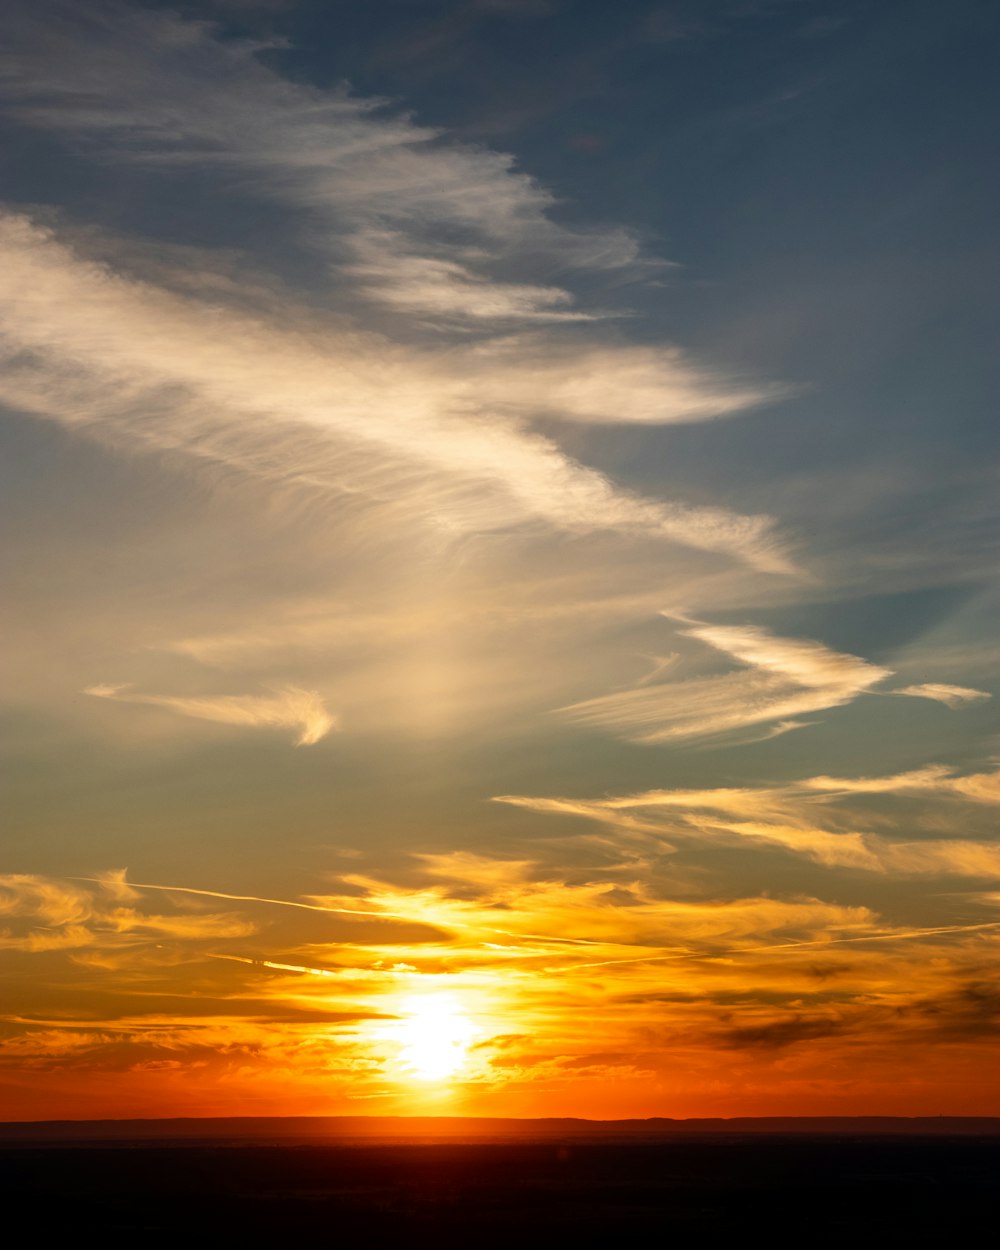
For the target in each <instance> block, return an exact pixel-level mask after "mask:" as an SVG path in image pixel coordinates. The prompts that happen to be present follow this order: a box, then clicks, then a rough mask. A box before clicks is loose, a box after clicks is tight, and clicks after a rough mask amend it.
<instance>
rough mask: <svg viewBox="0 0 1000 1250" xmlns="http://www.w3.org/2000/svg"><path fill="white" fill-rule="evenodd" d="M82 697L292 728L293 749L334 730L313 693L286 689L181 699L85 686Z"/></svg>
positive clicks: (221, 721)
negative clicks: (84, 695)
mask: <svg viewBox="0 0 1000 1250" xmlns="http://www.w3.org/2000/svg"><path fill="white" fill-rule="evenodd" d="M83 693H84V694H89V695H93V696H94V697H95V698H98V699H112V700H114V701H115V702H117V703H141V704H146V705H148V706H149V707H162V708H166V709H167V710H168V711H171V712H177V713H178V714H179V715H181V716H190V717H193V718H194V719H195V720H209V721H215V722H216V723H218V724H220V725H239V726H244V727H247V728H277V729H294V730H295V731H296V733H297V737H296V739H295V741H296V745H297V746H311V745H313V744H314V743H316V742H319V740H320V739H321V738H325V737H326V735H327V734H328V733H329V732H330V731H331V730H332V729H335V728H336V727H337V721H336V718H335V717H334V716H333V715H332V714H331V713H330V712H329V711H327V708H326V705H325V704H324V702H323V699H322V698H321V697H320V695H319V694H318V693H317V692H316V691H315V690H301V689H299V688H298V687H296V686H286V687H285V688H284V689H281V690H278V691H275V693H274V694H270V695H250V694H245V695H210V696H205V697H202V698H183V697H179V696H175V695H164V694H138V693H133V692H132V691H131V690H129V688H128V687H127V686H109V685H96V686H88V687H87V688H86V689H85V690H84V692H83Z"/></svg>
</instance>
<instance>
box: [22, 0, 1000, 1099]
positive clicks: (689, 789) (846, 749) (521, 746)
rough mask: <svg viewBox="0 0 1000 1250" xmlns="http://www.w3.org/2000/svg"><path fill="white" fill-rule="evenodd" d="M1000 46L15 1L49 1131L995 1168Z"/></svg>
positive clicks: (732, 5) (756, 17) (31, 810)
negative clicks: (899, 1127)
mask: <svg viewBox="0 0 1000 1250" xmlns="http://www.w3.org/2000/svg"><path fill="white" fill-rule="evenodd" d="M998 28H1000V12H998V10H997V8H996V6H994V5H992V4H989V3H987V2H985V0H982V2H979V0H954V2H953V3H950V4H948V5H941V4H940V3H936V2H933V3H932V2H930V0H883V2H882V3H879V4H877V5H873V4H869V3H861V2H860V0H822V2H821V0H699V2H698V3H695V2H694V0H691V2H690V3H683V2H679V3H669V2H668V3H660V2H659V0H621V2H619V3H616V4H613V5H611V4H605V3H602V2H598V0H370V2H362V0H257V2H254V0H246V2H243V0H215V2H208V0H206V2H204V3H191V4H185V3H180V4H172V5H167V4H160V3H153V2H152V0H147V2H139V0H133V2H132V3H127V4H126V3H118V2H117V0H87V3H86V4H83V3H76V2H73V0H30V2H29V0H9V2H8V3H7V4H5V5H4V6H3V10H2V16H0V48H2V60H0V133H2V143H0V174H2V194H0V253H2V257H0V357H2V367H0V416H2V422H0V441H2V444H3V456H2V464H0V479H2V492H0V493H2V502H0V508H2V512H3V518H4V524H5V529H6V533H7V534H8V536H9V541H8V542H7V543H5V556H4V581H5V583H6V585H7V587H8V591H7V595H6V596H5V599H6V607H5V617H6V619H7V628H6V637H7V645H6V647H5V649H4V650H5V657H4V663H5V668H6V675H5V681H4V685H5V689H6V692H7V697H6V701H5V710H4V713H3V723H4V735H3V738H4V744H5V745H4V750H5V755H6V763H5V767H4V775H5V778H6V781H5V788H6V800H5V804H4V806H5V811H6V817H5V826H6V829H5V834H4V841H3V851H2V859H0V969H2V979H3V987H4V988H3V994H2V1009H0V1118H6V1119H46V1118H91V1117H101V1118H119V1117H134V1116H176V1115H184V1116H189V1115H272V1114H273V1115H329V1114H351V1115H358V1114H366V1115H378V1114H392V1115H399V1114H421V1115H426V1114H440V1115H502V1116H545V1115H575V1116H586V1117H594V1118H615V1117H632V1116H653V1115H658V1116H677V1117H684V1116H737V1115H782V1116H785V1115H816V1114H822V1115H871V1114H889V1115H935V1114H953V1115H961V1114H993V1115H1000V1075H998V1071H997V1065H996V1062H995V1056H996V1045H997V1040H998V1034H1000V975H998V971H997V969H998V963H997V955H998V953H1000V842H998V840H997V836H996V819H997V814H998V811H1000V733H998V729H1000V725H998V721H997V706H998V698H997V696H998V693H1000V692H998V674H1000V641H998V636H997V632H996V625H995V622H996V620H997V613H998V608H1000V585H998V580H997V564H996V550H997V538H998V528H1000V527H998V517H1000V509H998V498H1000V494H998V491H997V468H996V466H997V460H996V444H997V437H996V429H997V427H996V421H995V415H994V409H993V402H992V401H993V396H994V395H995V394H996V381H997V379H996V377H995V373H996V366H995V364H994V363H993V362H994V360H995V358H996V353H995V351H992V352H991V350H990V349H991V348H992V347H993V345H994V343H995V339H996V330H997V317H996V305H995V292H996V289H997V283H998V278H1000V273H998V265H997V261H998V252H1000V249H998V244H997V240H996V230H995V207H994V205H995V200H996V190H997V187H996V181H997V177H996V172H995V171H996V168H997V164H996V161H995V159H994V157H995V152H994V136H995V134H996V125H997V103H998V94H1000V92H998V88H997V84H996V76H995V60H996V58H995V38H996V36H997V34H998V33H1000V29H998Z"/></svg>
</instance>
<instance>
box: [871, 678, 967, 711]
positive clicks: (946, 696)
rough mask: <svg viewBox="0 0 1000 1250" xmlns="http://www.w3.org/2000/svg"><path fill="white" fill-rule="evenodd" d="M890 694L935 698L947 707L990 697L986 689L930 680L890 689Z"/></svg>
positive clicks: (955, 706) (954, 706)
mask: <svg viewBox="0 0 1000 1250" xmlns="http://www.w3.org/2000/svg"><path fill="white" fill-rule="evenodd" d="M888 693H889V694H905V695H910V696H912V697H913V698H914V699H934V700H935V701H936V702H937V703H943V704H944V705H945V706H946V707H951V708H958V707H962V706H964V705H965V704H966V703H979V702H981V701H982V700H983V699H988V698H990V694H989V692H988V691H986V690H973V689H972V688H971V687H969V686H948V685H944V684H942V683H941V682H936V681H928V682H924V683H923V684H922V685H919V686H904V687H903V688H902V689H901V690H890V691H889V692H888Z"/></svg>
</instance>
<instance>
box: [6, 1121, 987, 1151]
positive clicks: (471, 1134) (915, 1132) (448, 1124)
mask: <svg viewBox="0 0 1000 1250" xmlns="http://www.w3.org/2000/svg"><path fill="white" fill-rule="evenodd" d="M759 1134H770V1135H779V1136H787V1135H789V1134H795V1135H808V1136H831V1135H833V1136H841V1137H857V1136H866V1137H867V1136H898V1135H904V1136H916V1137H927V1136H933V1137H939V1136H963V1137H965V1136H994V1135H996V1136H1000V1117H995V1116H913V1117H907V1116H775V1117H763V1116H762V1117H734V1118H732V1119H722V1118H719V1119H692V1120H670V1119H664V1118H661V1117H653V1118H650V1119H646V1120H582V1119H571V1118H564V1119H490V1118H485V1117H468V1118H466V1117H460V1116H412V1117H410V1116H288V1117H285V1116H274V1117H270V1116H236V1117H229V1118H225V1119H223V1118H204V1119H200V1118H189V1119H165V1120H33V1121H18V1122H7V1123H0V1144H2V1145H6V1146H16V1145H18V1144H23V1145H32V1144H35V1145H43V1144H52V1145H57V1144H63V1143H65V1144H69V1143H79V1144H83V1143H87V1142H90V1143H93V1144H95V1145H97V1144H100V1143H103V1142H106V1143H115V1142H144V1143H162V1144H171V1143H175V1144H186V1143H198V1142H203V1143H206V1144H210V1143H211V1144H224V1143H247V1144H281V1145H284V1144H294V1143H303V1144H317V1145H318V1144H322V1143H324V1142H329V1143H330V1144H336V1145H347V1144H353V1143H365V1142H369V1143H385V1144H399V1143H420V1142H426V1141H435V1142H467V1141H477V1142H552V1141H589V1142H628V1141H651V1140H669V1139H672V1138H678V1137H681V1138H683V1137H692V1136H697V1137H704V1136H724V1137H733V1136H736V1137H743V1136H751V1135H759Z"/></svg>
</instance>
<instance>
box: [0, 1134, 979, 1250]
mask: <svg viewBox="0 0 1000 1250" xmlns="http://www.w3.org/2000/svg"><path fill="white" fill-rule="evenodd" d="M0 1192H2V1194H3V1198H4V1200H5V1201H4V1209H5V1210H6V1211H7V1213H8V1216H13V1214H14V1213H15V1212H20V1213H23V1214H24V1216H25V1218H26V1227H27V1228H29V1229H30V1230H31V1234H32V1235H31V1239H30V1240H31V1244H35V1245H40V1246H53V1245H59V1244H60V1243H61V1242H62V1241H63V1239H66V1241H67V1242H69V1241H70V1240H72V1241H77V1240H78V1239H79V1238H80V1236H81V1235H87V1236H90V1235H93V1236H95V1237H98V1238H100V1239H101V1240H102V1241H105V1242H106V1241H107V1240H108V1239H111V1240H112V1241H113V1242H117V1241H118V1239H119V1238H120V1239H122V1242H123V1244H128V1245H139V1246H167V1245H170V1246H178V1245H179V1246H182V1247H184V1246H188V1247H194V1246H202V1245H205V1246H217V1245H219V1246H227V1245H233V1246H237V1245H238V1246H268V1247H272V1246H273V1247H279V1248H283V1247H295V1246H331V1247H334V1246H338V1247H339V1246H351V1247H353V1246H359V1245H365V1246H373V1247H377V1248H381V1247H383V1246H385V1247H396V1246H400V1247H423V1246H432V1247H452V1246H469V1247H476V1248H478V1247H492V1246H504V1247H508V1248H510V1247H513V1248H514V1250H517V1248H518V1247H526V1246H542V1245H544V1246H552V1247H556V1246H559V1247H562V1246H566V1247H573V1246H575V1245H584V1246H585V1245H591V1244H598V1243H600V1244H607V1245H609V1246H618V1245H622V1246H627V1245H630V1244H641V1245H643V1246H645V1245H663V1246H677V1245H680V1246H685V1245H695V1244H699V1245H702V1246H704V1245H706V1244H707V1245H709V1246H712V1245H716V1244H722V1242H723V1241H724V1240H725V1241H728V1240H729V1239H737V1238H738V1239H740V1241H743V1240H745V1238H746V1237H747V1235H748V1234H753V1233H758V1234H762V1235H763V1236H765V1237H767V1238H768V1240H769V1241H772V1242H778V1243H779V1244H784V1243H790V1242H791V1241H793V1240H794V1241H795V1242H796V1243H799V1244H802V1245H809V1246H815V1245H834V1244H843V1243H844V1242H845V1241H846V1242H853V1243H855V1244H861V1245H876V1244H884V1245H886V1246H898V1245H901V1244H904V1243H905V1242H910V1243H916V1244H931V1243H932V1242H940V1244H942V1245H951V1246H962V1245H966V1244H975V1243H976V1242H977V1241H978V1240H979V1238H980V1237H981V1236H982V1234H976V1233H974V1230H976V1229H977V1228H978V1229H983V1228H985V1229H987V1230H990V1232H989V1233H988V1234H987V1235H988V1236H989V1237H990V1238H992V1237H993V1236H994V1235H995V1231H996V1227H997V1219H998V1216H1000V1137H998V1136H997V1135H996V1134H995V1133H994V1134H991V1135H978V1134H976V1133H975V1132H965V1133H962V1134H960V1135H953V1134H937V1135H933V1136H931V1135H922V1134H918V1133H908V1134H891V1135H879V1134H871V1133H858V1134H852V1133H850V1132H849V1131H846V1130H845V1131H844V1132H843V1133H836V1132H830V1131H827V1132H824V1133H784V1132H775V1133H769V1134H761V1133H750V1134H748V1133H738V1132H733V1133H727V1132H724V1131H717V1132H715V1133H700V1134H694V1135H676V1136H672V1137H671V1136H659V1137H658V1136H651V1137H648V1138H644V1139H643V1138H639V1139H636V1138H635V1137H634V1136H632V1137H630V1136H629V1135H625V1136H622V1137H619V1138H617V1139H613V1140H602V1139H601V1138H600V1136H595V1137H589V1138H588V1137H586V1136H581V1135H579V1134H576V1135H573V1134H572V1133H571V1134H568V1135H565V1134H564V1135H559V1134H553V1135H552V1137H551V1139H549V1140H540V1141H539V1140H535V1141H523V1140H522V1141H512V1140H504V1141H499V1142H485V1141H482V1140H475V1141H466V1142H455V1141H451V1142H440V1141H439V1142H433V1141H432V1142H423V1143H421V1144H412V1143H410V1144H399V1143H395V1144H393V1143H388V1142H386V1141H384V1140H383V1141H378V1140H376V1141H369V1142H358V1143H356V1144H344V1143H343V1142H338V1143H336V1144H317V1143H315V1142H310V1143H308V1144H298V1145H294V1144H283V1145H260V1144H224V1143H219V1142H214V1143H212V1142H204V1141H202V1142H188V1143H185V1142H183V1141H176V1142H175V1143H174V1144H163V1143H162V1142H158V1143H157V1142H149V1141H146V1142H134V1143H132V1144H124V1143H122V1142H115V1141H111V1142H90V1143H85V1142H79V1143H74V1144H67V1143H66V1142H65V1141H63V1142H59V1141H58V1140H49V1141H45V1140H36V1141H34V1142H32V1141H31V1140H30V1134H29V1135H28V1140H26V1141H22V1142H18V1143H15V1142H13V1141H11V1140H9V1139H8V1140H6V1141H4V1140H3V1134H2V1133H0ZM636 1239H641V1243H640V1242H638V1241H637V1240H636ZM679 1239H680V1240H679ZM689 1239H690V1240H689ZM25 1244H27V1243H25Z"/></svg>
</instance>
